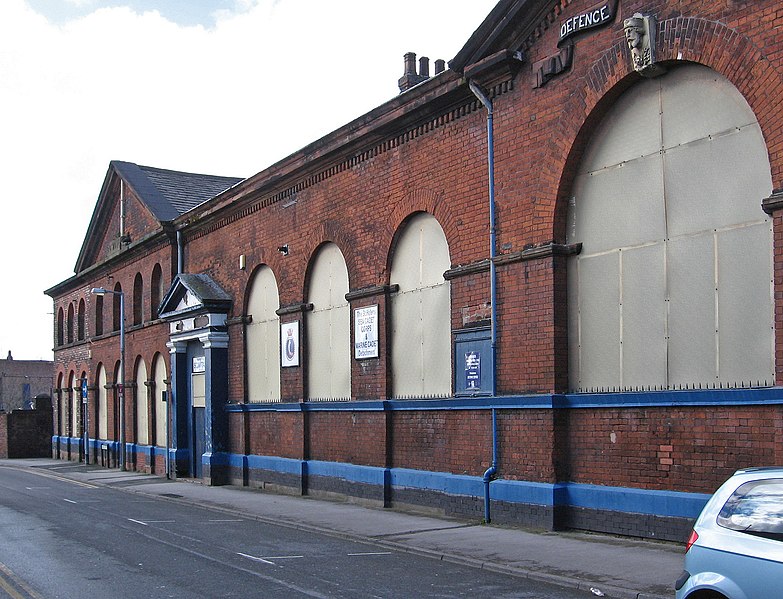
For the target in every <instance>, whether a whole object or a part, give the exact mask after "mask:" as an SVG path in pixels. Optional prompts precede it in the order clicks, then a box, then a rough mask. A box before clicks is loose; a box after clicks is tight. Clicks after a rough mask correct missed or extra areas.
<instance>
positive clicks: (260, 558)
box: [237, 553, 275, 566]
mask: <svg viewBox="0 0 783 599" xmlns="http://www.w3.org/2000/svg"><path fill="white" fill-rule="evenodd" d="M237 555H241V556H242V557H246V558H247V559H252V560H253V561H254V562H263V563H264V564H269V565H270V566H274V565H275V563H274V562H270V561H268V560H265V559H264V558H262V557H256V556H255V555H248V554H247V553H237Z"/></svg>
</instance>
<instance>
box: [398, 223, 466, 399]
mask: <svg viewBox="0 0 783 599" xmlns="http://www.w3.org/2000/svg"><path fill="white" fill-rule="evenodd" d="M450 266H451V259H450V257H449V248H448V243H447V241H446V236H445V235H444V233H443V229H442V228H441V226H440V224H439V223H438V221H437V220H436V219H435V217H433V216H432V215H431V214H425V213H421V214H417V215H415V216H413V217H412V218H411V219H410V220H409V221H408V222H407V223H406V225H405V230H404V231H403V232H402V233H401V235H400V238H399V240H398V242H397V246H396V248H395V250H394V257H393V261H392V267H391V276H390V282H391V283H392V284H396V285H399V288H400V291H399V292H398V293H396V294H394V295H393V296H392V298H391V321H392V335H391V367H392V392H393V394H394V395H396V396H398V397H399V396H412V395H422V394H430V395H434V394H438V395H443V394H448V393H450V392H451V320H450V319H451V298H450V286H449V284H448V283H445V282H444V279H443V273H444V272H445V271H446V270H448V268H449V267H450Z"/></svg>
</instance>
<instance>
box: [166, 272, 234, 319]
mask: <svg viewBox="0 0 783 599" xmlns="http://www.w3.org/2000/svg"><path fill="white" fill-rule="evenodd" d="M188 291H190V292H191V293H192V294H193V295H194V296H195V297H196V299H197V300H198V301H199V303H200V305H198V306H191V307H189V308H188V309H186V310H180V311H177V310H176V309H177V304H178V303H179V301H180V299H182V297H183V296H184V295H185V293H187V292H188ZM231 301H232V300H231V296H230V295H229V294H228V293H226V292H225V291H224V290H223V288H222V287H221V286H220V285H219V284H218V283H217V282H216V281H215V280H214V279H213V278H212V277H210V276H209V275H207V274H190V273H180V274H178V275H177V276H176V277H174V280H173V281H172V283H171V287H170V288H169V290H168V292H167V293H166V295H165V296H164V298H163V300H162V301H161V302H160V309H159V313H160V315H161V317H162V318H164V319H166V318H174V317H176V316H180V315H182V314H183V313H186V312H191V311H197V312H198V311H204V310H207V311H216V312H223V313H225V312H227V311H228V310H229V308H230V307H231Z"/></svg>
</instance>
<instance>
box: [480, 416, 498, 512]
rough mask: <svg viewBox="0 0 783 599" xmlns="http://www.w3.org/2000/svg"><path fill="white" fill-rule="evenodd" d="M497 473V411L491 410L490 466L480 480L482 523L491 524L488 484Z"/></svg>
mask: <svg viewBox="0 0 783 599" xmlns="http://www.w3.org/2000/svg"><path fill="white" fill-rule="evenodd" d="M497 471H498V413H497V409H495V408H492V465H491V466H490V467H489V468H487V471H486V472H484V476H483V478H482V480H483V481H484V522H485V523H486V524H489V523H490V522H492V518H491V517H490V508H489V505H490V503H489V483H490V482H492V479H493V478H494V477H495V474H496V473H497Z"/></svg>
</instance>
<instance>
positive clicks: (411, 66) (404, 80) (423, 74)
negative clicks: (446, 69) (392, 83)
mask: <svg viewBox="0 0 783 599" xmlns="http://www.w3.org/2000/svg"><path fill="white" fill-rule="evenodd" d="M440 62H443V61H440ZM437 63H438V61H436V68H437ZM429 78H430V59H429V58H427V57H426V56H422V57H421V58H420V59H419V72H418V73H417V72H416V53H415V52H408V53H406V54H405V74H404V75H403V76H402V77H400V79H399V81H398V82H397V85H399V87H400V92H404V91H407V90H409V89H410V88H412V87H413V86H414V85H418V84H419V83H421V82H422V81H426V80H427V79H429Z"/></svg>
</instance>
